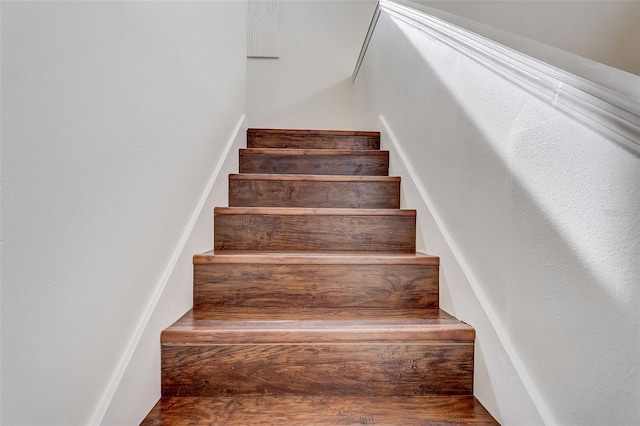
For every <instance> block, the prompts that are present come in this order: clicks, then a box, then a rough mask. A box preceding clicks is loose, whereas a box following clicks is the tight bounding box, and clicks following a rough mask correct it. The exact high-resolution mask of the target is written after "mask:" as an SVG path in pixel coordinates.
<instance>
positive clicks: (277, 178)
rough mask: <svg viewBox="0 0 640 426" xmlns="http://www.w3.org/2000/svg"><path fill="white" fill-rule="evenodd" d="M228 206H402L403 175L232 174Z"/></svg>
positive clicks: (368, 207) (392, 207)
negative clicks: (401, 178)
mask: <svg viewBox="0 0 640 426" xmlns="http://www.w3.org/2000/svg"><path fill="white" fill-rule="evenodd" d="M229 206H230V207H328V208H331V207H343V208H366V209H399V208H400V178H399V177H390V176H336V175H268V174H232V175H229Z"/></svg>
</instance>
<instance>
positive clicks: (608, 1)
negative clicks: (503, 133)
mask: <svg viewBox="0 0 640 426" xmlns="http://www.w3.org/2000/svg"><path fill="white" fill-rule="evenodd" d="M417 3H421V4H424V5H427V6H429V7H434V8H437V9H440V10H443V11H445V12H450V13H453V14H455V15H458V16H462V17H465V18H469V19H472V20H474V21H477V22H481V23H484V24H487V25H490V26H492V27H495V28H499V29H502V30H506V31H509V32H511V33H514V34H518V35H520V36H523V37H526V38H527V39H531V40H535V41H538V42H541V43H544V44H547V45H550V46H553V47H556V48H559V49H562V50H565V51H567V52H571V53H574V54H576V55H580V56H583V57H585V58H589V59H592V60H594V61H597V62H601V63H603V64H606V65H609V66H612V67H615V68H618V69H621V70H624V71H627V72H630V73H634V74H636V75H640V2H638V1H617V0H589V1H580V0H579V1H575V0H569V1H567V0H554V1H537V0H536V1H532V0H523V1H496V0H490V1H488V0H466V1H442V0H436V1H429V0H418V1H417Z"/></svg>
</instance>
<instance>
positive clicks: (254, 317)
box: [171, 305, 473, 329]
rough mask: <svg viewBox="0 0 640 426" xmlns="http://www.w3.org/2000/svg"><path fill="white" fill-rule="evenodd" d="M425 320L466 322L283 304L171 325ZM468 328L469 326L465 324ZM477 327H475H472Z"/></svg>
mask: <svg viewBox="0 0 640 426" xmlns="http://www.w3.org/2000/svg"><path fill="white" fill-rule="evenodd" d="M269 320H273V321H317V320H335V321H365V322H366V321H375V320H380V321H396V320H398V321H413V320H417V321H419V322H420V321H423V320H430V321H433V322H434V323H436V324H437V323H440V322H441V321H442V322H443V323H456V324H462V325H465V324H464V323H462V322H460V321H458V320H457V319H455V318H454V317H452V316H451V315H449V314H447V313H446V312H445V311H443V310H442V309H439V308H438V309H401V310H400V309H369V308H306V307H302V306H293V305H292V306H289V307H288V308H286V309H284V308H281V307H264V306H262V307H226V308H224V309H216V308H211V309H204V310H190V311H189V312H187V313H186V314H184V315H183V316H182V317H181V318H180V319H179V320H178V321H176V322H175V323H174V324H173V325H172V326H171V327H174V326H175V327H177V326H184V325H185V324H186V325H187V326H189V324H190V323H191V321H197V322H202V321H204V322H205V323H206V322H207V321H214V322H216V321H269ZM465 327H468V326H467V325H465ZM471 329H473V328H471Z"/></svg>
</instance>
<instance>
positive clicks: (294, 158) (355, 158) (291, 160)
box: [239, 148, 389, 176]
mask: <svg viewBox="0 0 640 426" xmlns="http://www.w3.org/2000/svg"><path fill="white" fill-rule="evenodd" d="M239 169H240V173H261V174H267V173H271V174H308V175H360V176H387V175H388V174H389V151H375V150H333V149H325V150H321V149H268V148H267V149H258V148H252V149H241V150H240V168H239Z"/></svg>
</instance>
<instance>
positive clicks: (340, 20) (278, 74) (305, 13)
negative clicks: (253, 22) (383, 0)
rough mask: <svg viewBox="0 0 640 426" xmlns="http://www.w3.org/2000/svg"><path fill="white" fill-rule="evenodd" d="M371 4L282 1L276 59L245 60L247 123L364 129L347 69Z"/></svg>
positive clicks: (369, 0)
mask: <svg viewBox="0 0 640 426" xmlns="http://www.w3.org/2000/svg"><path fill="white" fill-rule="evenodd" d="M375 5H376V2H375V1H373V0H360V1H358V0H347V1H343V0H340V1H335V0H333V1H322V0H310V1H291V0H289V1H287V0H285V1H282V2H281V3H280V13H281V17H280V19H281V21H280V39H281V48H280V58H279V59H254V58H251V59H249V63H248V74H249V78H248V111H249V114H248V116H249V126H250V127H275V128H300V129H354V128H356V129H363V125H364V114H363V112H362V109H361V107H360V103H358V102H357V99H356V98H355V97H354V92H353V85H352V83H351V73H352V72H353V67H354V65H355V60H356V59H357V58H358V54H359V53H360V48H361V47H362V42H363V40H364V36H365V34H366V32H367V28H368V26H369V22H370V20H371V16H372V15H373V11H374V9H375Z"/></svg>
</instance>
